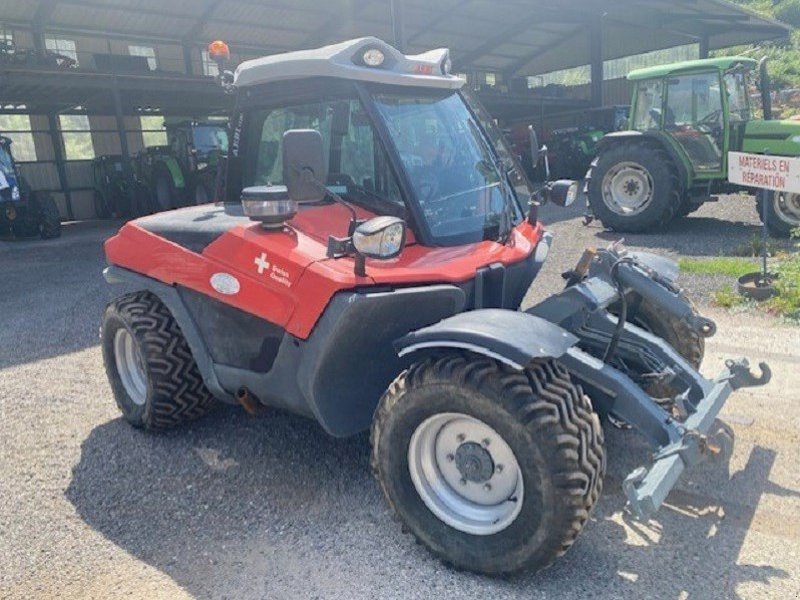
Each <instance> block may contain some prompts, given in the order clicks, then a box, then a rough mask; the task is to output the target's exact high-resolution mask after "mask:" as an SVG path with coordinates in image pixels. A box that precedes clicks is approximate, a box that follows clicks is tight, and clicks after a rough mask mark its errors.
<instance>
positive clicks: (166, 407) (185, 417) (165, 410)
mask: <svg viewBox="0 0 800 600" xmlns="http://www.w3.org/2000/svg"><path fill="white" fill-rule="evenodd" d="M120 328H125V329H127V330H128V332H129V333H130V334H131V335H132V336H133V338H134V342H135V345H136V347H137V349H138V351H139V353H140V357H141V359H142V363H143V368H144V371H145V374H146V388H147V393H146V399H145V402H144V404H137V403H135V402H134V401H133V399H132V398H131V396H130V395H129V394H128V392H127V391H126V389H125V386H124V384H123V383H122V379H121V377H120V374H119V371H118V369H117V364H116V360H115V354H114V337H115V335H116V332H117V330H119V329H120ZM101 343H102V349H103V362H104V363H105V368H106V374H107V375H108V379H109V382H110V383H111V389H112V391H113V393H114V398H115V400H116V402H117V406H119V409H120V410H121V411H122V414H123V416H124V417H125V419H126V420H127V421H128V422H129V423H130V424H131V425H133V426H134V427H140V428H142V429H150V430H153V429H167V428H170V427H174V426H176V425H179V424H181V423H184V422H186V421H191V420H193V419H197V418H199V417H201V416H203V415H205V414H206V413H207V412H208V411H209V410H211V408H213V406H214V405H215V403H216V401H215V399H214V397H213V396H212V395H211V392H209V390H208V388H206V386H205V383H203V378H202V376H201V375H200V371H199V369H198V368H197V364H196V363H195V361H194V358H193V357H192V352H191V350H190V349H189V345H188V344H187V343H186V340H185V339H184V337H183V334H182V333H181V330H180V328H179V327H178V323H177V322H176V321H175V319H174V318H173V316H172V314H171V313H170V312H169V310H168V309H167V307H166V306H165V305H164V304H163V303H162V302H161V300H159V299H158V297H156V296H155V295H153V294H151V293H150V292H147V291H140V292H134V293H131V294H127V295H125V296H122V297H120V298H117V299H116V300H114V301H113V302H111V303H110V304H109V305H108V306H107V307H106V311H105V315H104V316H103V325H102V328H101Z"/></svg>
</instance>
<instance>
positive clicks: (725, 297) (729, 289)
mask: <svg viewBox="0 0 800 600" xmlns="http://www.w3.org/2000/svg"><path fill="white" fill-rule="evenodd" d="M714 304H716V305H717V306H721V307H723V308H733V307H735V306H742V305H744V304H747V300H745V298H744V297H743V296H741V295H740V294H739V293H738V292H737V291H736V290H734V289H733V286H730V285H726V286H725V287H724V288H722V289H720V290H717V291H716V292H715V293H714Z"/></svg>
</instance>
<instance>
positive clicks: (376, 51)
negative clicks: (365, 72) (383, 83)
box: [361, 48, 386, 67]
mask: <svg viewBox="0 0 800 600" xmlns="http://www.w3.org/2000/svg"><path fill="white" fill-rule="evenodd" d="M385 60H386V55H385V54H384V53H383V51H382V50H381V49H380V48H367V49H366V50H364V53H363V54H362V55H361V61H362V62H363V63H364V64H365V65H366V66H368V67H380V66H381V65H382V64H383V63H384V61H385Z"/></svg>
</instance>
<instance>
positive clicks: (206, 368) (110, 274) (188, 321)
mask: <svg viewBox="0 0 800 600" xmlns="http://www.w3.org/2000/svg"><path fill="white" fill-rule="evenodd" d="M103 277H105V280H106V281H107V282H108V283H111V284H118V283H125V284H130V285H132V286H134V288H136V289H139V290H147V291H149V292H151V293H153V294H155V295H156V296H158V299H159V300H161V301H162V302H163V303H164V305H165V306H166V307H167V308H168V309H169V312H170V313H172V316H173V317H174V318H175V320H176V321H177V323H178V327H180V329H181V333H183V337H184V339H185V340H186V343H187V344H189V349H190V350H191V351H192V357H193V358H194V362H195V363H196V364H197V368H198V369H199V370H200V375H202V376H203V381H204V382H205V384H206V387H207V388H208V389H209V391H210V392H211V393H212V394H213V395H214V397H215V398H217V399H219V400H222V401H223V402H228V403H235V402H236V400H235V398H234V397H233V396H232V395H231V394H230V393H228V392H227V391H225V389H224V388H223V387H222V385H220V382H219V379H218V378H217V373H216V372H215V371H214V363H213V362H212V360H211V355H210V354H209V352H208V348H207V347H206V343H205V341H204V340H203V337H202V335H201V334H200V330H199V329H198V327H197V324H196V323H195V322H194V319H192V315H191V314H189V311H188V310H187V309H186V305H185V304H184V303H183V300H182V299H181V297H180V294H178V290H176V289H175V287H174V286H171V285H167V284H166V283H162V282H161V281H156V280H155V279H151V278H150V277H145V276H144V275H140V274H139V273H134V272H133V271H129V270H128V269H125V268H122V267H117V266H114V265H112V266H110V267H106V268H105V269H104V270H103Z"/></svg>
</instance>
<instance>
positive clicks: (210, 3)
mask: <svg viewBox="0 0 800 600" xmlns="http://www.w3.org/2000/svg"><path fill="white" fill-rule="evenodd" d="M217 6H219V4H218V3H217V0H207V1H206V4H205V6H204V7H203V10H202V12H201V13H200V16H199V17H197V19H196V20H195V22H194V23H192V26H191V27H189V29H187V30H186V34H185V35H184V36H183V38H184V40H186V41H187V42H191V41H193V40H194V39H195V38H196V37H197V36H199V35H200V34H201V33H203V29H205V26H206V23H208V20H209V19H210V18H211V15H213V14H214V11H215V10H216V8H217Z"/></svg>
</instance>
